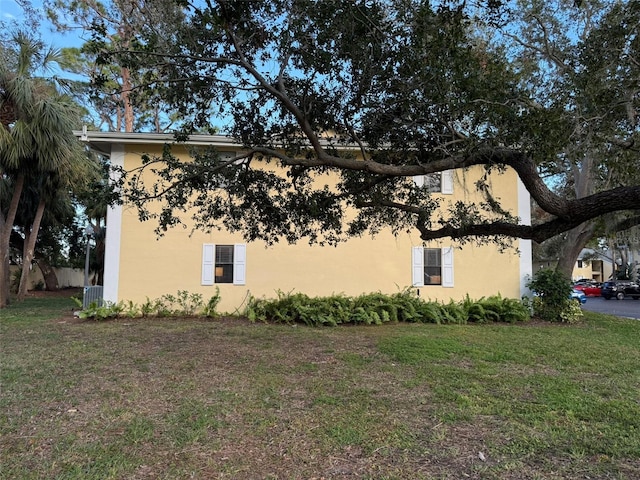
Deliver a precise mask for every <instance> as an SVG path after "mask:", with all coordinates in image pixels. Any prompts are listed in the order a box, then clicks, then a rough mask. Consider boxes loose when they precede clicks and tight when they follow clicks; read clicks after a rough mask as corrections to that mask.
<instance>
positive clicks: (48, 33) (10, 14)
mask: <svg viewBox="0 0 640 480" xmlns="http://www.w3.org/2000/svg"><path fill="white" fill-rule="evenodd" d="M31 4H32V5H33V6H34V7H35V8H38V9H41V8H42V1H41V0H32V1H31ZM0 21H2V22H4V23H5V24H7V25H11V24H17V25H19V26H26V27H29V25H25V21H26V20H25V15H24V12H23V10H22V8H21V7H20V5H19V4H18V3H17V2H16V0H0ZM38 33H39V35H40V37H41V38H42V40H43V41H44V42H45V43H46V44H47V45H49V46H51V47H54V48H63V47H72V46H79V45H80V44H81V41H80V39H79V38H78V37H77V36H75V35H74V34H70V33H68V34H64V35H63V34H60V33H57V32H55V31H54V29H53V27H52V26H51V24H49V22H47V21H46V20H45V19H43V20H42V24H41V25H40V28H39V32H38Z"/></svg>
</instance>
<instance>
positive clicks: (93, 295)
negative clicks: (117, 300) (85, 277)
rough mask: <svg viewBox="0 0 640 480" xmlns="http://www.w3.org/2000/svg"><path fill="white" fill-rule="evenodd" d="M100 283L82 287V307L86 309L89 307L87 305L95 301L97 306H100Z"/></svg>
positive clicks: (101, 301) (101, 300) (101, 299)
mask: <svg viewBox="0 0 640 480" xmlns="http://www.w3.org/2000/svg"><path fill="white" fill-rule="evenodd" d="M102 289H103V287H102V285H94V286H87V287H84V292H83V295H82V309H83V310H86V309H87V308H89V305H91V304H92V303H94V302H95V303H96V304H97V305H98V306H99V307H101V306H102V303H103V301H104V300H103V298H102Z"/></svg>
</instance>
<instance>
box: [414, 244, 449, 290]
mask: <svg viewBox="0 0 640 480" xmlns="http://www.w3.org/2000/svg"><path fill="white" fill-rule="evenodd" d="M411 262H412V274H411V276H412V284H413V286H414V287H422V286H426V285H441V286H443V287H453V248H451V247H448V248H423V247H413V248H412V254H411Z"/></svg>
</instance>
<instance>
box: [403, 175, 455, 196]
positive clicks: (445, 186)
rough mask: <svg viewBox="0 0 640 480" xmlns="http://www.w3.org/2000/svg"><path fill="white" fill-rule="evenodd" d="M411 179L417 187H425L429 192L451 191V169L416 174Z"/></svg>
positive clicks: (448, 192) (450, 192) (447, 192)
mask: <svg viewBox="0 0 640 480" xmlns="http://www.w3.org/2000/svg"><path fill="white" fill-rule="evenodd" d="M413 181H414V182H415V184H416V185H417V186H418V187H425V188H426V189H427V190H428V191H429V193H444V194H448V195H450V194H452V193H453V170H445V171H444V172H436V173H430V174H428V175H417V176H415V177H413Z"/></svg>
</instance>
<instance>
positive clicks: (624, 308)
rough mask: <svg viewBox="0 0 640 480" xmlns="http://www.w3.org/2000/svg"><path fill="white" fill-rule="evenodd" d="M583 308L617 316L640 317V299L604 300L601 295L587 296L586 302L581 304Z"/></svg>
mask: <svg viewBox="0 0 640 480" xmlns="http://www.w3.org/2000/svg"><path fill="white" fill-rule="evenodd" d="M582 308H584V309H585V310H590V311H592V312H598V313H608V314H610V315H617V316H618V317H628V318H638V319H640V300H633V299H631V298H625V299H624V300H616V299H615V298H612V299H611V300H605V299H604V298H602V297H588V298H587V303H585V304H584V305H582Z"/></svg>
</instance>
